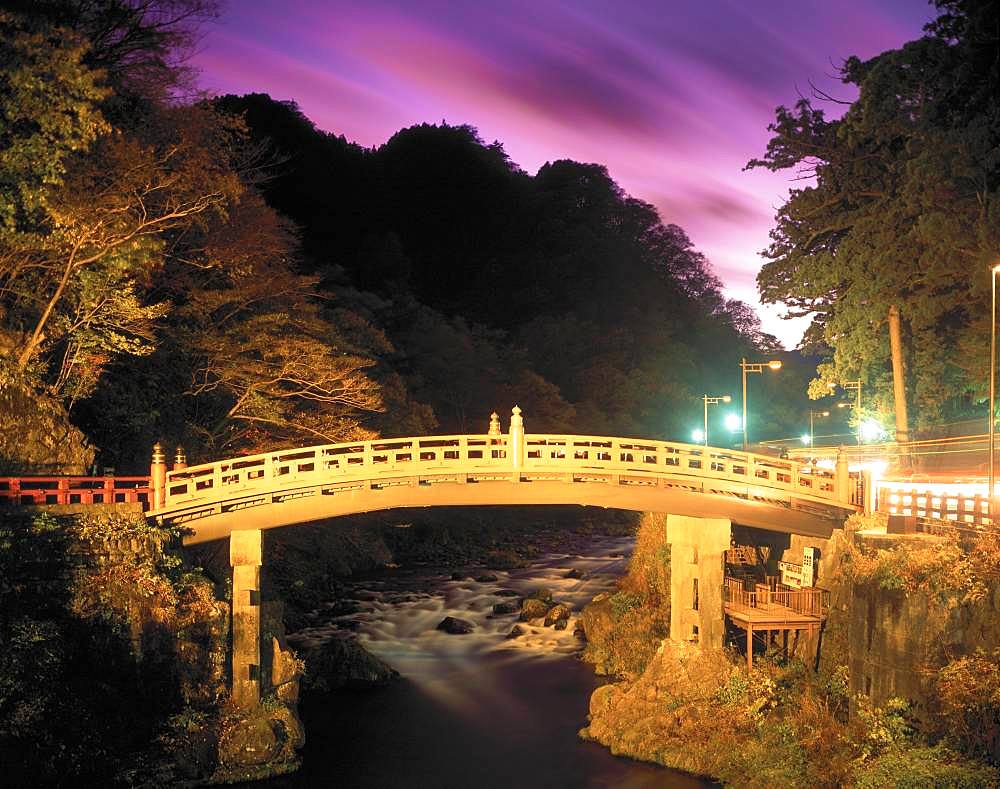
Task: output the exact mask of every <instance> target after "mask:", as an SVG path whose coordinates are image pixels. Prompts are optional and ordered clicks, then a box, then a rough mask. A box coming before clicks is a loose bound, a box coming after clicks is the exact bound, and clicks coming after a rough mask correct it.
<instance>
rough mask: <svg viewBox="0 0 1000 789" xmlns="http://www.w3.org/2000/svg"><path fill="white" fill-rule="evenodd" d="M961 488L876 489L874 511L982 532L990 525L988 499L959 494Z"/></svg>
mask: <svg viewBox="0 0 1000 789" xmlns="http://www.w3.org/2000/svg"><path fill="white" fill-rule="evenodd" d="M962 487H964V486H961V485H953V486H945V485H938V486H936V487H927V488H910V489H902V488H899V487H880V488H879V493H878V508H879V511H881V512H886V513H888V514H890V515H905V516H909V517H915V518H927V519H931V520H939V521H951V522H953V523H955V524H956V525H959V526H961V525H965V526H971V527H975V528H983V527H986V526H989V525H990V503H989V498H988V497H987V496H985V495H982V494H980V493H972V492H969V491H963V490H962Z"/></svg>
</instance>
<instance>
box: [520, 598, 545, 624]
mask: <svg viewBox="0 0 1000 789" xmlns="http://www.w3.org/2000/svg"><path fill="white" fill-rule="evenodd" d="M550 608H552V601H551V600H539V599H538V598H537V597H526V598H525V599H524V601H523V602H522V603H521V621H522V622H528V621H530V620H532V619H542V618H544V617H545V615H546V614H547V613H548V612H549V609H550Z"/></svg>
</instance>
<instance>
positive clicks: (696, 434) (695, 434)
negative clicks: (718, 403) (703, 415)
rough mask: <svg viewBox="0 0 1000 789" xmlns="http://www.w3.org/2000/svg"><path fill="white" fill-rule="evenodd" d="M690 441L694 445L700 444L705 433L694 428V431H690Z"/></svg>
mask: <svg viewBox="0 0 1000 789" xmlns="http://www.w3.org/2000/svg"><path fill="white" fill-rule="evenodd" d="M691 440H692V441H694V443H696V444H700V443H701V442H702V441H704V440H705V431H704V430H702V429H701V428H700V427H696V428H695V429H694V430H692V431H691Z"/></svg>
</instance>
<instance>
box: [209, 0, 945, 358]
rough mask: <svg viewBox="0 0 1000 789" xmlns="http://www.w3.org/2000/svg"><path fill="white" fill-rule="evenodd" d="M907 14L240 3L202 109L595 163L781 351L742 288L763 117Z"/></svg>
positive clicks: (761, 211)
mask: <svg viewBox="0 0 1000 789" xmlns="http://www.w3.org/2000/svg"><path fill="white" fill-rule="evenodd" d="M933 16H934V12H933V8H932V7H931V6H929V5H928V4H927V3H925V2H923V0H838V2H835V3H831V2H829V1H828V0H824V1H822V2H821V1H820V0H645V1H643V0H628V1H627V2H626V1H624V0H618V1H617V2H607V1H606V2H597V1H596V0H566V1H565V2H547V1H546V0H534V1H533V2H531V1H528V0H513V1H512V2H506V3H489V2H482V1H476V0H469V1H468V2H455V1H452V2H445V1H444V0H441V1H440V2H434V0H364V1H363V2H360V3H359V2H357V0H352V1H351V2H341V0H328V1H327V2H324V0H281V1H280V2H278V0H245V2H241V3H235V2H231V3H230V5H229V7H228V8H227V9H225V11H224V14H223V17H222V18H221V19H220V20H219V22H218V24H217V25H215V26H213V27H210V28H209V29H208V30H207V33H206V36H205V39H204V41H203V42H202V47H201V50H200V53H199V54H198V56H197V57H196V58H195V65H196V66H198V67H200V68H201V69H202V79H201V82H202V85H203V86H204V87H205V88H207V89H208V90H210V91H212V92H216V93H248V92H263V93H268V94H270V95H271V96H272V97H274V98H275V99H280V100H285V99H291V100H294V101H296V102H297V103H298V104H299V106H300V107H301V108H302V111H303V112H304V113H305V114H306V115H307V116H309V118H311V119H312V120H313V121H314V122H315V123H316V125H317V126H319V127H320V128H322V129H325V130H327V131H332V132H336V133H338V134H344V135H345V136H346V137H347V138H348V139H349V140H353V141H355V142H358V143H360V144H362V145H364V146H367V147H372V146H377V145H380V144H381V143H383V142H385V140H387V139H388V138H389V137H390V136H391V135H392V134H393V133H394V132H396V131H398V130H399V129H401V128H403V127H406V126H410V125H413V124H415V123H421V122H424V121H427V122H432V123H433V122H439V121H441V120H446V121H448V122H449V123H452V124H459V123H468V124H471V125H473V126H475V127H477V128H478V129H479V131H480V134H481V136H482V137H483V139H484V140H486V141H487V142H491V141H493V140H495V139H496V140H500V141H501V142H503V144H504V147H505V148H506V150H507V152H508V153H509V154H510V156H511V158H512V159H513V160H514V161H515V162H517V163H518V164H519V165H520V166H521V167H522V168H524V169H525V170H526V171H528V172H530V173H534V172H536V171H537V169H538V168H539V166H541V165H542V164H544V163H545V162H546V161H552V160H555V159H563V158H570V159H575V160H577V161H582V162H600V163H602V164H606V165H607V166H608V170H609V171H610V173H611V175H612V177H613V178H614V179H615V180H616V181H618V183H619V184H620V185H621V186H622V187H623V188H624V189H625V190H626V191H627V192H629V193H630V194H632V195H634V196H636V197H640V198H642V199H644V200H647V201H649V202H651V203H653V204H654V205H656V206H657V208H659V210H660V214H661V216H662V217H663V219H664V221H666V222H673V223H676V224H678V225H680V226H681V227H683V228H684V229H685V230H686V231H687V232H688V235H690V236H691V238H692V240H693V241H694V243H695V245H696V246H697V247H698V248H699V249H700V250H701V251H703V252H704V253H705V254H706V255H707V256H708V258H709V260H710V261H711V263H712V265H713V267H714V269H715V272H716V273H717V274H718V275H719V277H720V278H721V279H722V280H723V282H724V283H725V285H726V292H727V294H728V295H730V296H733V297H736V298H740V299H743V300H744V301H747V302H749V303H751V304H754V305H755V306H757V307H758V311H759V312H760V313H761V317H762V319H763V321H764V327H765V329H767V330H768V331H770V332H772V333H774V334H776V335H778V337H779V338H780V339H781V340H782V341H783V342H784V343H785V344H786V346H788V347H793V346H794V345H795V344H796V343H797V342H798V340H799V338H800V336H801V333H802V331H803V329H804V328H805V320H804V319H800V320H798V321H782V320H780V319H779V318H778V315H779V313H780V312H781V310H780V309H776V308H760V307H759V305H758V302H757V293H756V286H755V283H754V277H755V276H756V273H757V271H758V269H759V268H760V266H761V263H762V259H761V258H760V257H759V254H758V253H759V252H760V250H762V249H763V248H764V247H765V246H767V243H768V237H767V233H768V230H769V229H770V227H771V221H772V217H773V215H774V209H775V208H776V207H777V206H779V205H780V204H781V203H782V202H783V199H784V196H785V195H786V194H787V190H788V187H789V180H788V176H787V175H786V174H771V173H767V172H765V171H761V170H755V171H753V172H749V173H746V172H742V168H743V165H744V164H745V163H746V162H747V160H749V159H750V158H753V157H755V156H759V155H761V154H762V153H763V151H764V148H765V146H766V144H767V140H768V138H769V134H768V132H767V124H768V123H769V122H770V121H771V120H772V119H773V117H774V108H775V107H776V106H777V105H778V104H786V105H790V104H792V103H794V102H795V100H796V98H797V95H798V93H797V92H798V91H802V92H808V90H809V82H810V80H811V81H812V82H813V83H814V84H816V85H818V86H820V87H822V88H823V89H824V90H827V91H828V92H830V93H832V94H833V95H836V96H838V97H845V98H852V97H851V96H850V95H849V94H848V93H847V91H846V88H845V86H842V85H840V84H839V83H838V82H837V81H836V80H834V79H832V78H831V75H832V74H834V72H835V64H838V63H839V62H840V61H841V60H843V58H845V57H846V56H848V55H852V54H856V55H859V56H860V57H863V58H864V57H870V56H872V55H875V54H877V53H879V52H882V51H883V50H886V49H891V48H895V47H898V46H899V45H900V44H902V43H903V42H905V41H909V40H911V39H914V38H917V37H919V35H920V33H921V28H922V27H923V25H924V23H925V22H927V21H928V20H930V19H931V18H932V17H933Z"/></svg>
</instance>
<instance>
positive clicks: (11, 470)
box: [0, 365, 94, 475]
mask: <svg viewBox="0 0 1000 789" xmlns="http://www.w3.org/2000/svg"><path fill="white" fill-rule="evenodd" d="M93 460H94V449H93V447H90V446H88V445H87V440H86V438H85V437H84V435H83V433H81V432H80V430H78V429H77V428H76V427H74V426H73V424H72V423H71V422H70V420H69V415H68V414H67V413H66V409H65V408H63V406H62V404H61V403H59V402H58V401H56V400H54V399H52V398H51V397H49V396H48V395H46V394H45V393H43V392H40V391H38V390H36V389H35V388H34V387H33V386H32V385H31V384H30V383H29V382H28V381H27V380H25V379H24V378H23V377H22V376H20V375H18V374H17V373H16V371H13V370H11V369H9V368H8V367H7V366H3V365H0V475H8V474H85V473H87V471H88V470H89V469H90V465H91V463H93Z"/></svg>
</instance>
